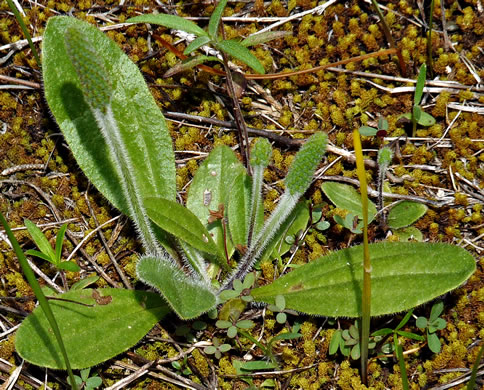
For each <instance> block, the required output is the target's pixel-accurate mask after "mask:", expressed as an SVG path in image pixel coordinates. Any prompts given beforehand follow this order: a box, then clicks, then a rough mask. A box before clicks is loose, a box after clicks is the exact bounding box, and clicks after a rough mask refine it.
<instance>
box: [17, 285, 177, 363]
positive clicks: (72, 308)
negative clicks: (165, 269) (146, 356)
mask: <svg viewBox="0 0 484 390" xmlns="http://www.w3.org/2000/svg"><path fill="white" fill-rule="evenodd" d="M60 297H61V298H63V299H69V300H72V301H74V302H81V303H84V304H89V305H93V306H92V307H88V306H82V305H79V304H76V303H73V302H66V301H53V300H51V301H50V306H51V307H52V311H53V313H54V316H55V318H56V319H57V322H58V324H59V328H60V331H61V333H62V339H63V341H64V344H65V346H66V350H67V354H68V356H69V360H70V362H71V365H72V368H75V369H82V368H86V367H91V366H94V365H96V364H99V363H102V362H103V361H105V360H107V359H110V358H112V357H114V356H116V355H118V354H120V353H121V352H124V351H125V350H127V349H128V348H130V347H132V346H133V345H135V344H136V343H137V342H138V341H139V340H140V339H141V338H142V337H143V336H144V335H145V334H146V333H148V332H149V331H150V329H151V328H152V327H153V326H154V325H155V324H156V323H157V322H158V321H160V320H161V319H162V318H163V317H164V316H165V315H166V314H168V313H169V311H170V309H169V307H168V306H167V305H166V304H165V303H164V302H163V299H162V298H161V297H160V296H159V295H158V294H155V293H150V292H145V291H135V290H124V289H114V288H105V289H100V290H91V289H83V290H74V291H69V292H67V293H65V294H62V295H60ZM15 347H16V350H17V352H18V353H19V355H20V356H21V357H22V358H23V359H25V360H27V361H28V362H31V363H33V364H36V365H38V366H42V367H48V368H53V369H63V370H64V369H65V364H64V362H63V361H62V358H61V352H60V350H59V347H58V345H57V343H56V341H55V339H54V335H53V333H52V329H51V327H50V325H49V323H48V321H47V318H46V317H45V315H44V313H43V312H42V310H41V309H40V307H37V308H36V309H35V310H34V311H33V313H32V314H30V315H29V316H28V317H27V318H26V319H25V320H24V321H23V322H22V325H21V326H20V328H19V330H18V331H17V335H16V338H15Z"/></svg>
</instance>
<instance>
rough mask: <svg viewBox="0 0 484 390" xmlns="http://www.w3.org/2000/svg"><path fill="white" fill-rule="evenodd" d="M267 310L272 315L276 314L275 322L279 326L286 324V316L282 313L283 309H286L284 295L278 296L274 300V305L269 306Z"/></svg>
mask: <svg viewBox="0 0 484 390" xmlns="http://www.w3.org/2000/svg"><path fill="white" fill-rule="evenodd" d="M267 308H268V309H269V310H270V311H272V312H273V313H277V315H276V321H277V322H278V323H279V324H285V323H286V321H287V314H286V313H284V309H285V308H286V300H285V299H284V295H278V296H277V297H276V299H275V303H274V305H269V306H268V307H267Z"/></svg>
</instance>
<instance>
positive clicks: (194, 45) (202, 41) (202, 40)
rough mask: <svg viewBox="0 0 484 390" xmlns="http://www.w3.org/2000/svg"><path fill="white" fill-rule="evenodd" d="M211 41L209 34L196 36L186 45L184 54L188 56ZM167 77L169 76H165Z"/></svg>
mask: <svg viewBox="0 0 484 390" xmlns="http://www.w3.org/2000/svg"><path fill="white" fill-rule="evenodd" d="M210 41H211V39H210V37H209V36H207V35H202V36H201V37H198V38H195V39H194V40H193V41H192V42H190V44H189V45H188V46H187V47H186V49H185V50H184V51H183V54H185V55H186V56H187V55H189V54H190V53H192V52H194V51H195V50H197V49H198V48H200V47H202V46H203V45H206V44H207V43H209V42H210ZM165 77H167V76H165Z"/></svg>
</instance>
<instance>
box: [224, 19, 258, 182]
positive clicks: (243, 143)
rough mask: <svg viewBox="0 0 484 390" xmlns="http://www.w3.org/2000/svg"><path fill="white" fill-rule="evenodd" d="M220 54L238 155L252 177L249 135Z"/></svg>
mask: <svg viewBox="0 0 484 390" xmlns="http://www.w3.org/2000/svg"><path fill="white" fill-rule="evenodd" d="M220 25H221V26H220V27H221V30H222V36H223V39H225V29H224V26H223V23H220ZM220 52H221V53H222V59H223V62H224V69H225V77H226V80H227V91H228V93H229V95H230V98H231V99H232V105H233V107H234V118H235V124H236V125H237V129H238V130H239V131H238V138H239V147H240V154H241V155H242V158H243V161H244V165H245V167H246V168H247V173H248V174H249V175H252V168H251V166H250V164H249V162H250V151H249V133H248V132H247V125H246V123H245V120H244V117H243V116H242V111H241V109H240V104H239V99H238V97H237V95H236V93H235V87H234V79H233V77H232V70H231V69H230V66H229V60H228V58H227V54H225V52H224V51H223V50H221V51H220Z"/></svg>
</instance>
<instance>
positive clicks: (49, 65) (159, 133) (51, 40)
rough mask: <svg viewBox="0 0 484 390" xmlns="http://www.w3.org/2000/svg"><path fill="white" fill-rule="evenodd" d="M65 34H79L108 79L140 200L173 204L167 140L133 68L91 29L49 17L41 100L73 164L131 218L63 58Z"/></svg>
mask: <svg viewBox="0 0 484 390" xmlns="http://www.w3.org/2000/svg"><path fill="white" fill-rule="evenodd" d="M69 28H76V29H79V30H80V31H82V33H83V34H84V35H85V36H86V37H87V39H88V40H89V42H91V44H92V48H93V50H95V52H97V53H98V54H99V55H100V61H101V62H102V64H103V66H104V68H105V70H106V72H107V74H109V77H110V81H111V87H112V88H113V90H112V94H111V105H112V110H113V115H114V117H115V119H116V121H117V123H118V124H119V128H120V132H121V134H122V139H121V140H120V142H123V143H124V145H125V146H126V149H127V150H128V151H129V155H130V158H131V160H132V163H133V167H134V168H133V172H132V174H133V175H134V176H135V177H136V182H137V183H138V184H139V188H138V189H137V190H138V191H139V193H140V195H141V197H143V198H147V197H151V196H156V197H164V198H168V199H175V191H176V185H175V164H174V154H173V149H172V145H171V138H170V135H169V132H168V129H167V127H166V124H165V119H164V117H163V115H162V114H161V112H160V110H159V108H158V106H157V105H156V102H155V100H154V99H153V97H152V96H151V94H150V92H149V90H148V87H147V86H146V83H145V81H144V78H143V76H142V75H141V73H140V72H139V70H138V68H137V67H136V65H135V64H133V63H132V62H131V60H130V59H129V58H128V57H127V56H126V55H125V54H124V53H123V52H122V51H121V50H120V49H119V47H118V46H117V45H116V43H114V42H113V41H111V40H110V39H109V38H107V37H106V36H105V35H104V34H103V33H102V32H100V31H99V30H98V29H96V28H95V27H93V26H91V25H89V24H88V23H86V22H83V21H80V20H77V19H74V18H70V17H63V16H62V17H53V18H50V19H49V21H48V22H47V27H46V30H45V34H44V41H43V47H42V50H43V60H44V62H43V66H42V70H43V79H44V87H45V96H46V99H47V103H48V104H49V108H50V109H51V111H52V113H53V114H54V117H55V118H56V121H57V123H58V124H59V127H60V129H61V130H62V133H63V135H64V137H65V139H66V141H67V143H68V144H69V146H70V148H71V150H72V152H73V154H74V156H75V158H76V160H77V163H78V164H79V166H80V167H81V169H82V170H83V171H84V173H85V174H86V176H87V177H88V178H89V180H90V181H91V182H92V183H93V184H94V185H95V186H96V187H97V188H98V190H99V191H100V192H101V193H102V194H103V195H104V196H105V197H106V198H107V199H108V200H109V201H110V202H111V203H112V204H113V205H114V206H115V207H117V208H118V209H120V210H121V211H122V212H124V213H126V214H128V213H129V209H128V204H127V201H126V198H125V196H124V195H123V192H122V191H121V189H120V185H119V180H118V178H117V175H116V173H115V168H114V162H113V160H112V158H111V157H110V156H109V154H108V153H107V146H106V143H105V141H104V139H103V137H102V135H101V133H100V131H99V128H98V125H97V123H96V120H95V118H94V115H93V113H92V111H91V110H90V108H89V106H88V104H87V103H86V101H85V99H84V96H83V95H82V93H81V85H80V81H79V78H78V76H77V74H76V71H75V69H74V66H73V64H72V63H71V61H70V60H69V57H68V55H67V52H66V46H65V44H64V36H65V34H66V31H67V30H68V29H69Z"/></svg>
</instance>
